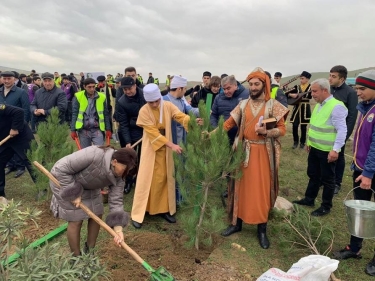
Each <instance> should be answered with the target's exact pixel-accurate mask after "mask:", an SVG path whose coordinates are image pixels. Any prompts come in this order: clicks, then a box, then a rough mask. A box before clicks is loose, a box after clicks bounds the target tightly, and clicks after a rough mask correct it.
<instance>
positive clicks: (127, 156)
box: [112, 147, 138, 179]
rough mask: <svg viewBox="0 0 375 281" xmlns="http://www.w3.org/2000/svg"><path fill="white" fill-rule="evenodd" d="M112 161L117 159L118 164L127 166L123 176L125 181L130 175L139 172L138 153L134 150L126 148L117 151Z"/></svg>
mask: <svg viewBox="0 0 375 281" xmlns="http://www.w3.org/2000/svg"><path fill="white" fill-rule="evenodd" d="M112 159H116V160H117V162H119V163H121V164H124V165H126V169H125V171H124V173H123V174H122V178H123V179H125V177H126V176H127V175H128V174H130V175H134V174H135V173H136V172H137V159H138V157H137V152H135V150H134V149H133V148H128V147H124V148H120V149H118V150H116V151H115V152H114V153H113V155H112Z"/></svg>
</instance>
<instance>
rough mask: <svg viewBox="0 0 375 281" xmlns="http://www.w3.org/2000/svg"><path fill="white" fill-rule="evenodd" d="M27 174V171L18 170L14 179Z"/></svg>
mask: <svg viewBox="0 0 375 281" xmlns="http://www.w3.org/2000/svg"><path fill="white" fill-rule="evenodd" d="M24 173H25V170H17V172H16V174H15V175H14V178H19V177H20V176H22V175H23V174H24Z"/></svg>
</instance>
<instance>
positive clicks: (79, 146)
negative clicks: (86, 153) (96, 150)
mask: <svg viewBox="0 0 375 281" xmlns="http://www.w3.org/2000/svg"><path fill="white" fill-rule="evenodd" d="M74 140H75V142H76V145H77V147H78V150H81V149H82V148H81V144H80V143H79V139H78V138H75V139H74Z"/></svg>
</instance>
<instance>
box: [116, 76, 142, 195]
mask: <svg viewBox="0 0 375 281" xmlns="http://www.w3.org/2000/svg"><path fill="white" fill-rule="evenodd" d="M120 89H121V90H122V91H123V93H124V94H123V95H122V97H121V98H120V99H119V100H118V102H117V103H116V111H115V115H116V121H117V122H118V123H119V124H120V128H119V132H118V134H119V139H120V144H121V147H131V145H133V144H134V143H135V142H137V141H138V140H140V139H141V138H142V135H143V128H141V127H138V126H137V124H136V123H137V118H138V113H139V110H140V109H141V107H142V106H143V105H145V104H146V101H145V99H144V96H143V90H142V89H140V88H138V87H137V85H136V82H135V81H134V79H133V78H132V77H124V78H122V79H121V86H120ZM136 148H137V150H138V162H139V160H140V154H141V144H139V145H138V146H137V147H136ZM133 183H135V179H134V178H133V177H132V176H128V177H127V178H126V184H125V188H124V192H125V193H129V192H130V190H131V186H132V185H133Z"/></svg>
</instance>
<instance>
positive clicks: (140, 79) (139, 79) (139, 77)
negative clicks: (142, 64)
mask: <svg viewBox="0 0 375 281" xmlns="http://www.w3.org/2000/svg"><path fill="white" fill-rule="evenodd" d="M137 79H138V81H139V82H140V83H141V84H143V78H142V76H138V77H137Z"/></svg>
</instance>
